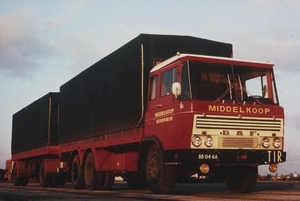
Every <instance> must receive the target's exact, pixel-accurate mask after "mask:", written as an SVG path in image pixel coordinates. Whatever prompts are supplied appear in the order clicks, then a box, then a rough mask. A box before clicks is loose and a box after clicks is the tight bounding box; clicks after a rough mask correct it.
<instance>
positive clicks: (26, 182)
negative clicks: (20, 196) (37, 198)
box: [22, 177, 29, 186]
mask: <svg viewBox="0 0 300 201" xmlns="http://www.w3.org/2000/svg"><path fill="white" fill-rule="evenodd" d="M28 183H29V177H23V179H22V186H27V185H28Z"/></svg>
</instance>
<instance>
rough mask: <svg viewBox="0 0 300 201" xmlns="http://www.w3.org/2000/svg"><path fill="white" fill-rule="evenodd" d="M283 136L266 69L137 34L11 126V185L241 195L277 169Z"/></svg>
mask: <svg viewBox="0 0 300 201" xmlns="http://www.w3.org/2000/svg"><path fill="white" fill-rule="evenodd" d="M283 130H284V110H283V108H282V107H281V106H280V105H279V101H278V95H277V90H276V85H275V77H274V73H273V64H271V63H264V62H254V61H244V60H237V59H233V58H232V45H231V44H227V43H221V42H216V41H210V40H205V39H201V38H195V37H190V36H172V35H149V34H141V35H139V36H138V37H136V38H134V39H133V40H132V41H130V42H128V43H127V44H125V45H124V46H122V47H121V48H119V49H118V50H116V51H115V52H113V53H111V54H110V55H108V56H106V57H105V58H103V59H101V60H100V61H98V62H97V63H95V64H94V65H92V66H91V67H89V68H87V69H86V70H84V71H83V72H81V73H80V74H78V75H77V76H76V77H74V78H73V79H71V80H70V81H68V82H66V83H65V84H63V85H62V86H61V88H60V92H59V93H49V94H47V95H46V96H44V97H42V98H41V99H39V100H37V101H36V102H34V103H32V104H31V105H29V106H28V107H26V108H24V109H23V110H21V111H19V112H18V113H16V114H15V115H14V116H13V129H12V160H13V161H14V166H13V181H14V184H15V185H27V184H28V179H29V178H30V177H36V178H37V180H38V181H39V182H40V183H41V185H42V186H56V185H59V184H64V183H65V182H66V180H67V179H68V178H69V179H70V180H71V181H72V183H73V186H74V188H76V189H81V188H87V189H110V188H112V186H113V183H114V178H115V176H122V177H123V178H124V179H125V180H126V181H127V184H128V186H129V187H130V188H142V187H145V186H147V187H148V188H149V189H150V190H151V191H152V192H153V193H170V192H171V191H172V190H173V188H174V185H175V184H176V183H183V182H224V183H225V184H226V186H227V187H228V189H229V190H231V191H232V192H249V191H251V190H252V189H253V188H254V186H255V184H256V178H257V174H258V166H259V165H269V169H270V171H271V172H276V171H277V168H278V166H277V164H279V163H283V162H285V160H286V152H284V151H283V148H284V132H283Z"/></svg>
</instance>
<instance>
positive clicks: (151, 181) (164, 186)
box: [146, 145, 177, 194]
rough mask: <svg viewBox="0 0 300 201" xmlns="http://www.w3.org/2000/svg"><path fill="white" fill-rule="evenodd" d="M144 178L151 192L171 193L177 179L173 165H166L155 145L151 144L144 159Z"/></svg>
mask: <svg viewBox="0 0 300 201" xmlns="http://www.w3.org/2000/svg"><path fill="white" fill-rule="evenodd" d="M146 179H147V183H148V186H149V188H150V190H151V191H152V193H156V194H167V193H171V192H172V190H173V188H174V186H175V183H176V179H177V169H176V167H175V166H166V165H164V161H163V153H162V151H160V149H159V147H158V146H157V145H152V147H151V148H150V150H149V152H148V155H147V159H146Z"/></svg>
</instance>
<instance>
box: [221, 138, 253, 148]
mask: <svg viewBox="0 0 300 201" xmlns="http://www.w3.org/2000/svg"><path fill="white" fill-rule="evenodd" d="M257 146H258V138H250V137H219V138H218V147H232V148H240V147H243V148H255V147H257Z"/></svg>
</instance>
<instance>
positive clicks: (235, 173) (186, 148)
mask: <svg viewBox="0 0 300 201" xmlns="http://www.w3.org/2000/svg"><path fill="white" fill-rule="evenodd" d="M273 66H274V64H271V63H264V62H254V61H244V60H236V59H233V58H224V57H213V56H203V55H193V54H180V53H178V54H177V55H176V56H174V57H172V58H170V59H168V60H166V61H164V62H162V63H160V64H159V65H157V66H155V67H154V68H153V69H152V70H151V72H150V80H149V100H148V106H147V107H148V108H147V112H146V114H145V136H148V137H151V136H152V137H156V138H158V139H157V141H159V144H160V148H159V150H161V152H163V154H162V155H163V157H162V160H163V163H164V165H165V166H167V167H170V166H172V167H173V169H172V168H171V169H172V170H171V171H172V172H173V173H172V174H175V173H174V171H175V170H176V171H177V173H176V175H177V177H176V178H177V179H176V182H186V181H189V179H190V177H191V176H192V175H197V178H198V179H199V178H206V179H207V180H210V181H218V182H224V183H225V184H226V186H227V187H228V188H229V189H230V190H231V191H234V192H248V191H250V190H251V189H252V188H253V187H254V185H255V183H256V178H257V174H258V168H257V167H258V166H259V165H266V164H267V165H269V169H270V171H271V172H276V170H277V168H278V167H277V164H278V163H282V162H285V159H286V153H285V152H284V151H283V147H284V145H283V142H284V133H283V130H284V129H283V126H284V111H283V108H282V107H281V106H279V101H278V96H277V90H276V85H275V78H274V74H273ZM174 167H175V168H174ZM167 169H168V168H167ZM174 169H175V170H174ZM165 172H166V170H165ZM179 172H180V174H178V173H179ZM152 176H153V175H152ZM148 177H151V175H150V176H148Z"/></svg>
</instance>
